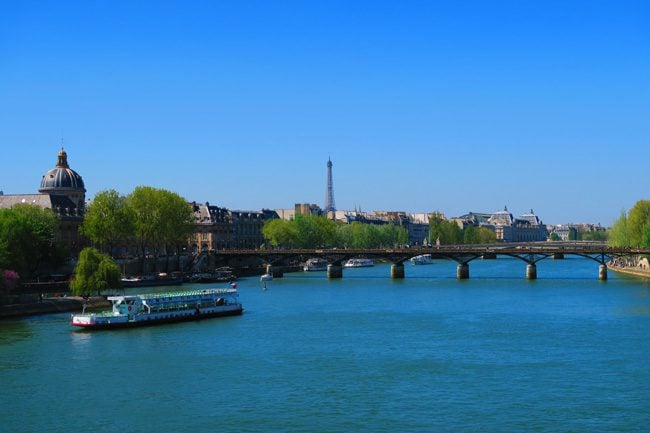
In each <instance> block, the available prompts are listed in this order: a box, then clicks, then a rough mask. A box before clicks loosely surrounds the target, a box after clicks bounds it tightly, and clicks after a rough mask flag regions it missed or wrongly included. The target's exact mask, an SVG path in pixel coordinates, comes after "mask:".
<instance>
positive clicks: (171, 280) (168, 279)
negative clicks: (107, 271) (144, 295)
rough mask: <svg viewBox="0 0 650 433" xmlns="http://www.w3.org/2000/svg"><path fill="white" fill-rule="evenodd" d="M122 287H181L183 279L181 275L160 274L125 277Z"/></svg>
mask: <svg viewBox="0 0 650 433" xmlns="http://www.w3.org/2000/svg"><path fill="white" fill-rule="evenodd" d="M121 281H122V287H124V288H130V287H153V286H180V285H181V284H183V277H182V276H180V275H167V274H166V273H160V274H157V275H154V274H152V275H144V276H142V277H125V278H122V280H121Z"/></svg>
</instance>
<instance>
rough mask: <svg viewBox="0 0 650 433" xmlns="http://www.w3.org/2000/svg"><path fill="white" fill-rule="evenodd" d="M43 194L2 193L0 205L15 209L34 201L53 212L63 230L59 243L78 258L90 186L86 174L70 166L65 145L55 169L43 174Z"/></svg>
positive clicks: (84, 243)
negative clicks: (80, 231) (84, 177)
mask: <svg viewBox="0 0 650 433" xmlns="http://www.w3.org/2000/svg"><path fill="white" fill-rule="evenodd" d="M38 192H39V194H7V195H2V194H0V208H11V207H13V206H15V205H17V204H31V205H35V206H39V207H42V208H46V209H52V211H53V212H54V213H55V214H56V215H57V217H58V218H59V233H58V237H57V239H56V242H58V243H59V244H61V245H62V246H63V247H64V248H66V249H67V250H68V251H69V254H70V256H72V257H78V256H79V252H80V251H81V249H82V248H83V247H84V246H85V245H86V241H85V239H84V238H83V237H82V236H81V235H80V234H79V226H80V225H81V223H82V222H83V217H84V213H85V210H86V207H85V201H86V188H85V185H84V182H83V179H82V177H81V176H80V175H79V174H78V173H77V172H76V171H74V170H73V169H71V168H70V166H69V165H68V154H67V153H66V152H65V150H64V149H63V148H61V150H60V151H59V153H58V155H57V163H56V166H55V167H54V168H52V169H51V170H48V171H47V172H46V173H45V174H44V175H43V176H42V177H41V184H40V188H39V190H38Z"/></svg>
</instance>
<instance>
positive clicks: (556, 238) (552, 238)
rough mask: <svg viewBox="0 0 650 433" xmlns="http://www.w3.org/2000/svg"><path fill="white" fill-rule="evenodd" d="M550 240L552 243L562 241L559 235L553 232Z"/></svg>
mask: <svg viewBox="0 0 650 433" xmlns="http://www.w3.org/2000/svg"><path fill="white" fill-rule="evenodd" d="M551 240H552V241H553V242H558V241H560V240H562V239H561V238H560V235H558V234H557V233H555V232H553V233H551Z"/></svg>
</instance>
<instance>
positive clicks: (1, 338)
mask: <svg viewBox="0 0 650 433" xmlns="http://www.w3.org/2000/svg"><path fill="white" fill-rule="evenodd" d="M33 334H34V332H33V330H32V329H31V327H30V326H29V324H28V323H27V322H26V321H24V320H22V319H9V320H2V321H0V345H2V346H4V345H8V344H12V343H15V342H17V341H20V340H24V339H26V338H28V337H31V336H32V335H33Z"/></svg>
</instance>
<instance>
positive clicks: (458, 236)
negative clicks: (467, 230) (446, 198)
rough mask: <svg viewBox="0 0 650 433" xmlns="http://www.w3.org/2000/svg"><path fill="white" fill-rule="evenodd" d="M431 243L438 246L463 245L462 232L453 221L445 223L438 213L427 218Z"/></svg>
mask: <svg viewBox="0 0 650 433" xmlns="http://www.w3.org/2000/svg"><path fill="white" fill-rule="evenodd" d="M429 230H430V233H431V234H430V236H431V243H433V244H435V243H437V242H440V245H457V244H462V243H463V232H462V230H461V229H460V227H458V224H456V223H455V222H453V221H447V220H446V219H445V217H444V216H443V215H442V214H441V213H440V212H434V213H432V214H431V215H430V216H429Z"/></svg>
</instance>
